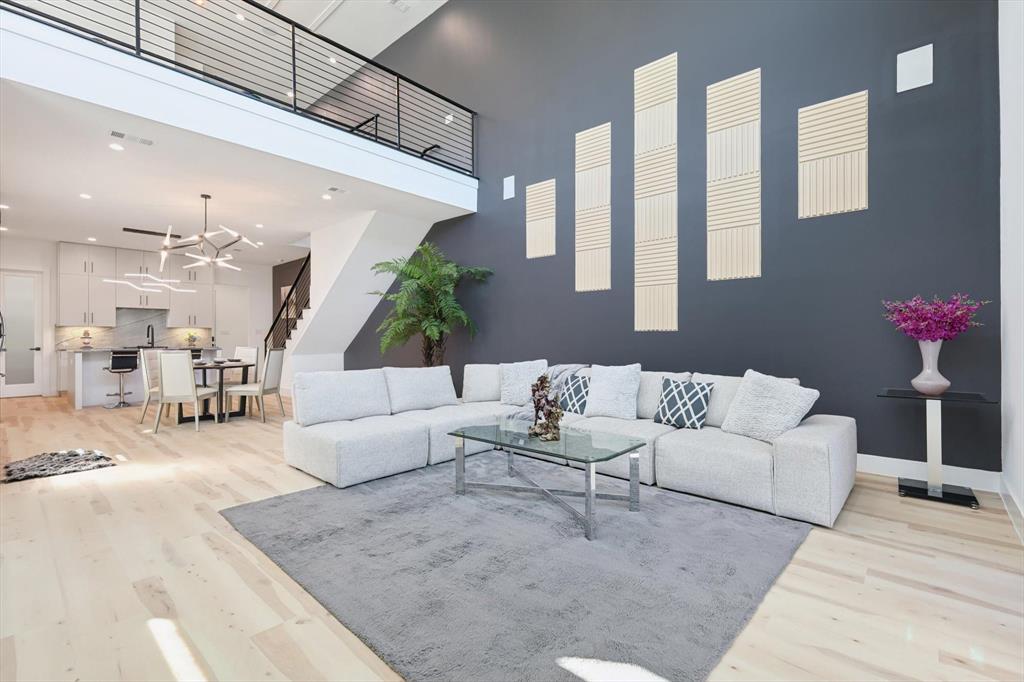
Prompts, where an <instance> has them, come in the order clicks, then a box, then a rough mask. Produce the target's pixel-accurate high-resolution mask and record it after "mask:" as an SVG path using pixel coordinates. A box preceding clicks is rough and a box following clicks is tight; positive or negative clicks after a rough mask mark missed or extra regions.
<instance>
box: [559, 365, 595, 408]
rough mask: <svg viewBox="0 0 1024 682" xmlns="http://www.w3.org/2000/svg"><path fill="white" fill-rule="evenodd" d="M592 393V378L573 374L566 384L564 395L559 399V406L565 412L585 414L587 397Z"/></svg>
mask: <svg viewBox="0 0 1024 682" xmlns="http://www.w3.org/2000/svg"><path fill="white" fill-rule="evenodd" d="M589 393H590V377H587V376H580V375H579V374H573V375H572V376H571V377H569V379H568V381H566V382H565V388H564V389H562V395H560V396H559V398H558V405H559V407H561V408H562V411H563V412H573V413H575V414H583V411H584V410H586V409H587V395H588V394H589Z"/></svg>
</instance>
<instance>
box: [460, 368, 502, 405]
mask: <svg viewBox="0 0 1024 682" xmlns="http://www.w3.org/2000/svg"><path fill="white" fill-rule="evenodd" d="M485 400H501V368H500V367H498V365H466V369H465V371H464V373H463V375H462V402H464V403H480V402H484V401H485Z"/></svg>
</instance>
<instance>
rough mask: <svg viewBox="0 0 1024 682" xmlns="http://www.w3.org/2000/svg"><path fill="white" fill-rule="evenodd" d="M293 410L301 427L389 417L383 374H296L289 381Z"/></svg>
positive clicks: (389, 408)
mask: <svg viewBox="0 0 1024 682" xmlns="http://www.w3.org/2000/svg"><path fill="white" fill-rule="evenodd" d="M292 410H293V412H294V415H295V421H296V423H298V424H299V425H300V426H312V425H314V424H320V423H323V422H335V421H347V420H349V419H359V418H361V417H374V416H378V415H382V414H391V404H390V402H389V400H388V387H387V383H386V382H385V380H384V372H382V371H381V370H379V369H360V370H349V371H347V372H298V373H296V374H295V378H294V379H293V380H292Z"/></svg>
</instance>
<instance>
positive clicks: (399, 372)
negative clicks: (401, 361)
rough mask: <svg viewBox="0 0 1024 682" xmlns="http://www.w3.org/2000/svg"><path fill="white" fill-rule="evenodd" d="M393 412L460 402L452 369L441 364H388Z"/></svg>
mask: <svg viewBox="0 0 1024 682" xmlns="http://www.w3.org/2000/svg"><path fill="white" fill-rule="evenodd" d="M384 378H385V379H386V380H387V382H388V397H389V398H391V412H392V413H393V414H398V413H399V412H408V411H409V410H430V409H433V408H435V407H441V406H442V405H457V404H458V402H459V400H458V398H456V397H455V384H454V383H452V370H451V368H450V367H448V365H442V366H441V367H385V368H384Z"/></svg>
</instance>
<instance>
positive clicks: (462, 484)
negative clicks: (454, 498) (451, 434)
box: [455, 436, 466, 495]
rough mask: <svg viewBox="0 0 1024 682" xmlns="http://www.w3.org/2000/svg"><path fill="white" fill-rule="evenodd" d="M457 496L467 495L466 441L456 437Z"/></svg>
mask: <svg viewBox="0 0 1024 682" xmlns="http://www.w3.org/2000/svg"><path fill="white" fill-rule="evenodd" d="M455 494H456V495H465V494H466V441H465V440H464V439H463V438H462V436H456V437H455Z"/></svg>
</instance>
